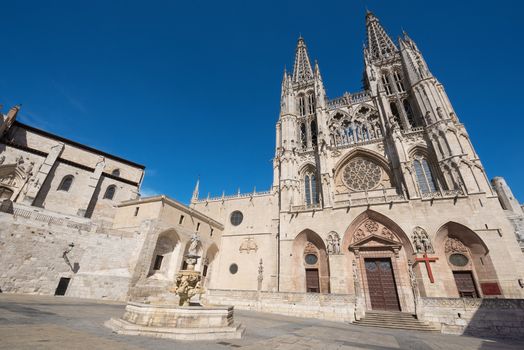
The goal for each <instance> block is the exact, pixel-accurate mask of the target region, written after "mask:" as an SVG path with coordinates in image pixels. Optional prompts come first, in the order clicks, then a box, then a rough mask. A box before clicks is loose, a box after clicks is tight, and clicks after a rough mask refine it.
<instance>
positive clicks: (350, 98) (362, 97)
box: [327, 91, 371, 109]
mask: <svg viewBox="0 0 524 350" xmlns="http://www.w3.org/2000/svg"><path fill="white" fill-rule="evenodd" d="M370 99H371V96H370V95H369V93H368V92H367V91H359V92H355V93H354V94H349V93H346V94H344V96H341V97H336V98H334V99H332V100H328V101H327V107H328V108H329V109H335V108H338V107H343V106H348V105H350V104H354V103H360V102H364V101H368V100H370Z"/></svg>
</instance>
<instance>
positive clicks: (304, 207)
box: [291, 203, 320, 211]
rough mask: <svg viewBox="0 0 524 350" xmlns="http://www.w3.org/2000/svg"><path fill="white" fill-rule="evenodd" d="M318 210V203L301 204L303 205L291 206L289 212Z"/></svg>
mask: <svg viewBox="0 0 524 350" xmlns="http://www.w3.org/2000/svg"><path fill="white" fill-rule="evenodd" d="M316 209H320V203H315V204H303V205H293V206H292V207H291V211H309V210H316Z"/></svg>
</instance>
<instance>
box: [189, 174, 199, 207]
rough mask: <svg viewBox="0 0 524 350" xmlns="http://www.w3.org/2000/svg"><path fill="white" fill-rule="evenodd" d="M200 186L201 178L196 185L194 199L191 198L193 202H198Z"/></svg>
mask: <svg viewBox="0 0 524 350" xmlns="http://www.w3.org/2000/svg"><path fill="white" fill-rule="evenodd" d="M199 185H200V176H199V177H198V178H197V182H196V184H195V189H194V190H193V198H191V200H192V201H197V200H198V187H199Z"/></svg>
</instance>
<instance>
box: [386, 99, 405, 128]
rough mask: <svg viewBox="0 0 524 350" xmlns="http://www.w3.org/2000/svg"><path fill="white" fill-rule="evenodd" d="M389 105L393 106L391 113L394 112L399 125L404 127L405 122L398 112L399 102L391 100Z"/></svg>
mask: <svg viewBox="0 0 524 350" xmlns="http://www.w3.org/2000/svg"><path fill="white" fill-rule="evenodd" d="M389 107H390V108H391V113H393V117H394V118H395V121H396V122H397V123H398V125H399V126H400V127H401V128H402V129H403V127H402V126H403V124H402V122H401V121H400V114H399V113H398V108H397V104H396V103H395V102H393V101H392V102H390V103H389Z"/></svg>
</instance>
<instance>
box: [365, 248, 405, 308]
mask: <svg viewBox="0 0 524 350" xmlns="http://www.w3.org/2000/svg"><path fill="white" fill-rule="evenodd" d="M364 266H365V268H366V276H367V281H368V288H369V297H370V301H371V308H372V309H373V310H388V311H400V304H399V301H398V294H397V288H396V285H395V276H394V274H393V267H392V265H391V259H390V258H367V259H365V260H364Z"/></svg>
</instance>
